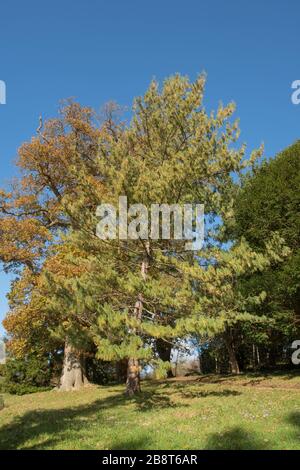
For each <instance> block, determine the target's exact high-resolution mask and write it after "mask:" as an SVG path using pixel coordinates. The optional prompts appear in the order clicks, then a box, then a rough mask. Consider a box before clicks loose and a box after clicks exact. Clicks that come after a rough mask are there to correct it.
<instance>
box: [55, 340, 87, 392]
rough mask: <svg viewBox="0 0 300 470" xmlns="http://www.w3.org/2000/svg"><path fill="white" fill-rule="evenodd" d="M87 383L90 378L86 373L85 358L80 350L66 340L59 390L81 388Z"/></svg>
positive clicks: (67, 390) (66, 390) (65, 390)
mask: <svg viewBox="0 0 300 470" xmlns="http://www.w3.org/2000/svg"><path fill="white" fill-rule="evenodd" d="M87 383H88V380H87V378H86V375H85V370H84V361H83V358H82V356H81V355H80V354H79V353H78V351H77V350H76V349H75V348H74V347H73V346H72V345H71V344H70V343H68V342H67V341H66V342H65V350H64V362H63V369H62V375H61V379H60V383H59V386H58V390H59V391H64V392H69V391H71V390H79V389H80V388H81V387H83V386H84V385H86V384H87Z"/></svg>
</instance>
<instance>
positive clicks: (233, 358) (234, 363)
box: [224, 329, 240, 374]
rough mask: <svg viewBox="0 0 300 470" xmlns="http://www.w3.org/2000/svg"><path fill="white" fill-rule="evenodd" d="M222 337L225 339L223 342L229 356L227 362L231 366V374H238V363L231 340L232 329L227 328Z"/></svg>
mask: <svg viewBox="0 0 300 470" xmlns="http://www.w3.org/2000/svg"><path fill="white" fill-rule="evenodd" d="M224 339H225V344H226V348H227V352H228V356H229V364H230V368H231V373H232V374H239V373H240V367H239V363H238V360H237V357H236V352H235V348H234V341H233V336H232V331H231V330H230V329H227V330H226V332H225V334H224Z"/></svg>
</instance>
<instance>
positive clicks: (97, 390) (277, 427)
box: [0, 375, 300, 449]
mask: <svg viewBox="0 0 300 470" xmlns="http://www.w3.org/2000/svg"><path fill="white" fill-rule="evenodd" d="M4 398H5V405H6V406H5V408H4V409H3V410H2V411H0V448H1V449H300V377H299V375H298V376H295V375H275V376H274V375H273V376H268V375H266V376H254V375H243V376H242V377H238V378H236V377H220V376H204V377H200V378H193V379H182V380H178V379H176V380H175V379H174V380H173V379H172V380H168V381H162V382H144V383H143V393H142V396H140V397H139V398H138V399H132V400H128V399H126V398H125V397H124V395H123V387H122V386H114V387H98V386H90V387H87V388H86V389H84V390H82V391H79V392H71V393H63V392H60V393H59V392H56V391H51V392H44V393H37V394H33V395H25V396H22V397H17V396H8V395H6V396H5V397H4Z"/></svg>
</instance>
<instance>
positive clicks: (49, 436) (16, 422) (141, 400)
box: [0, 391, 184, 450]
mask: <svg viewBox="0 0 300 470" xmlns="http://www.w3.org/2000/svg"><path fill="white" fill-rule="evenodd" d="M53 393H56V392H53ZM70 393H73V392H70ZM75 393H76V392H75ZM131 404H134V405H135V412H146V411H151V410H152V409H155V410H160V409H165V408H175V407H177V406H184V405H176V404H175V403H173V402H172V401H171V399H170V398H169V397H166V396H163V395H161V394H159V393H157V392H155V391H143V392H142V393H141V394H140V395H137V396H136V397H134V398H132V399H128V398H126V397H125V395H124V394H123V393H120V394H118V395H113V396H108V397H106V398H104V399H99V400H95V401H94V402H92V403H89V404H87V405H82V406H76V407H68V408H59V409H50V410H47V409H37V410H33V411H28V412H27V413H24V414H23V415H21V416H16V417H15V418H14V419H13V420H12V421H11V422H10V423H9V424H7V425H5V426H2V427H1V428H0V449H1V450H4V449H17V448H23V449H41V448H48V449H49V448H53V447H54V446H56V445H61V446H64V443H65V441H67V440H68V441H69V442H70V437H71V438H72V439H73V440H74V441H75V442H76V440H77V439H78V438H79V439H81V438H82V437H84V434H85V433H86V430H87V429H91V428H92V427H93V426H97V425H98V424H99V422H102V423H103V425H107V426H108V427H109V428H110V429H113V428H114V427H119V426H120V417H119V416H116V417H115V418H114V417H112V416H109V415H108V414H106V413H105V411H107V409H111V410H114V411H116V413H117V409H118V408H119V410H118V411H120V407H123V406H126V405H131ZM128 413H130V414H131V410H128ZM113 414H115V413H113ZM121 419H122V418H121ZM95 432H96V428H95ZM37 440H38V443H32V444H31V442H32V441H37ZM144 444H145V442H144V443H142V442H141V443H139V444H138V443H137V442H136V441H135V440H130V439H129V440H128V441H126V442H125V441H124V442H119V443H116V444H115V445H114V448H115V449H117V448H119V449H126V448H128V449H137V448H143V447H142V446H143V445H144Z"/></svg>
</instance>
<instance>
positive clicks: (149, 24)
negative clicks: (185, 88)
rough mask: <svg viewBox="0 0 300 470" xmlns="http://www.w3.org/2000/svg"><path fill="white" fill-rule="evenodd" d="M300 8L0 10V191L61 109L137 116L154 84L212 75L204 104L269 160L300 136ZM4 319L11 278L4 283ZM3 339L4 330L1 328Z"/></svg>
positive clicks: (236, 4)
mask: <svg viewBox="0 0 300 470" xmlns="http://www.w3.org/2000/svg"><path fill="white" fill-rule="evenodd" d="M299 21H300V2H299V0H285V1H284V0H280V1H279V0H252V1H249V0H227V1H225V0H184V1H183V0H181V1H179V0H160V1H158V0H151V1H145V0H144V1H143V0H139V1H138V0H134V1H132V0H127V1H124V0H110V1H107V0H87V1H83V0H81V1H79V0H60V1H58V0H52V1H51V2H50V1H49V2H43V1H41V0H39V1H34V0H26V2H25V1H23V2H22V1H20V0H19V1H16V0H10V1H7V2H2V3H1V6H0V80H4V81H5V82H6V85H7V104H6V105H0V159H1V160H0V168H1V173H0V185H1V186H3V185H5V184H6V182H7V180H8V179H9V178H11V177H13V176H14V175H15V174H16V170H15V168H14V163H13V162H14V158H15V156H16V151H17V148H18V146H19V145H20V144H21V143H22V142H23V141H24V140H26V139H29V138H30V137H31V136H32V134H33V133H34V132H35V129H36V128H37V125H38V116H39V115H40V114H42V115H43V116H52V115H55V113H56V110H57V105H58V102H59V100H60V99H62V98H66V97H70V96H73V97H76V98H77V99H78V100H79V101H80V102H81V103H83V104H88V105H91V106H93V107H95V108H100V107H101V105H102V104H103V103H105V102H107V101H109V100H112V99H113V100H116V101H118V102H119V103H120V104H121V105H126V106H130V105H131V103H132V99H133V97H134V96H136V95H139V94H142V93H143V92H144V91H145V89H146V87H147V86H148V84H149V81H150V80H151V78H153V77H156V78H158V79H160V80H161V79H163V78H164V77H166V76H168V75H170V74H173V73H175V72H180V73H182V74H188V75H189V76H190V77H191V78H195V77H196V75H197V74H198V73H199V72H201V71H203V70H205V71H206V72H207V75H208V83H207V92H206V98H205V103H206V105H207V106H208V107H209V108H211V107H213V108H215V107H216V106H217V105H218V103H219V101H220V100H222V101H223V102H225V103H226V102H227V101H231V100H234V101H235V102H236V103H237V116H239V117H240V125H241V130H242V134H241V141H245V142H247V143H248V144H249V149H253V148H255V147H257V146H259V145H260V143H261V142H262V141H263V142H264V143H265V148H266V154H267V155H268V156H271V155H274V154H275V153H277V152H278V151H280V150H281V149H283V148H284V147H285V146H287V145H289V144H291V143H292V142H293V141H295V140H296V139H297V138H299V137H300V132H299V121H300V119H299V118H300V105H299V106H295V105H293V104H292V103H291V83H292V82H293V81H294V80H296V79H300V53H299V52H300V51H299V49H300V41H299ZM0 283H1V284H0V319H2V318H3V316H4V314H5V312H6V308H7V307H6V300H5V293H6V292H7V289H8V285H9V279H8V278H7V277H6V276H5V275H4V274H0ZM0 331H1V330H0Z"/></svg>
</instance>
